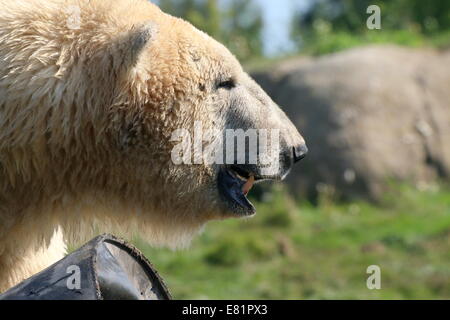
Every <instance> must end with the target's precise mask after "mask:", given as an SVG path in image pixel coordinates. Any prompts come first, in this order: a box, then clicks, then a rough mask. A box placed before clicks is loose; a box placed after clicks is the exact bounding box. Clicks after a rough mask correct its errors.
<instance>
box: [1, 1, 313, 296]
mask: <svg viewBox="0 0 450 320" xmlns="http://www.w3.org/2000/svg"><path fill="white" fill-rule="evenodd" d="M198 123H200V124H201V125H202V126H203V129H205V130H210V131H209V132H215V135H212V134H210V135H211V136H212V137H211V140H214V141H215V143H214V144H213V145H215V146H219V149H220V148H222V149H223V146H224V145H225V144H224V143H223V141H224V139H223V137H224V136H225V132H226V131H227V130H239V129H240V130H242V131H244V130H245V132H247V131H248V130H249V129H252V130H253V129H255V130H261V129H264V130H271V131H272V132H274V131H275V132H278V137H277V139H278V140H276V139H275V138H273V139H272V136H271V138H270V139H269V138H267V139H266V141H269V140H270V142H269V144H270V148H267V149H266V150H268V149H272V150H273V149H274V148H273V146H275V145H276V146H277V149H276V151H277V153H272V156H271V157H269V158H268V159H269V160H271V161H272V162H273V163H275V162H276V165H277V166H276V168H277V170H276V171H274V172H272V173H264V170H263V169H264V168H265V167H264V165H262V164H261V163H262V162H261V163H259V162H255V163H253V164H251V163H250V162H249V163H246V162H244V163H242V162H236V161H235V160H233V161H234V162H230V163H228V162H226V161H224V162H223V163H221V162H220V161H216V162H214V161H211V162H206V161H203V162H195V161H194V162H189V161H186V162H182V163H177V161H174V152H173V150H174V149H175V147H176V146H179V145H180V144H181V145H183V146H185V142H180V141H181V140H182V139H181V140H177V139H174V132H175V131H176V130H178V129H180V128H185V129H186V128H188V129H189V128H193V127H194V124H198ZM188 132H191V131H188ZM259 136H261V134H259V133H258V137H259ZM218 137H220V139H218ZM217 141H221V142H222V144H219V143H217ZM275 141H277V143H275ZM203 143H204V141H203V140H201V142H200V146H202V145H203ZM183 150H184V149H183ZM249 150H250V148H249V147H248V146H247V142H246V147H245V148H244V149H243V151H242V150H241V152H243V153H244V154H248V153H249ZM258 150H259V149H258ZM306 151H307V148H306V145H305V141H304V139H303V138H302V136H301V135H300V134H299V132H298V131H297V129H296V128H295V126H294V125H293V124H292V123H291V122H290V121H289V119H288V118H287V117H286V115H285V114H284V113H283V112H282V111H281V109H280V108H279V107H278V106H277V105H276V104H275V103H274V102H273V101H272V100H271V99H270V98H269V97H268V96H267V95H266V93H265V92H264V91H263V90H262V89H261V88H260V87H259V86H258V85H257V84H256V83H255V82H254V81H253V80H252V79H251V78H250V77H249V76H248V75H247V74H246V73H245V72H244V71H243V69H242V67H241V66H240V64H239V62H238V61H237V60H236V58H235V57H234V56H233V55H232V54H231V53H230V52H229V51H228V50H227V49H226V48H225V47H224V46H223V45H221V44H219V43H218V42H216V41H215V40H213V39H212V38H210V37H209V36H208V35H206V34H205V33H203V32H201V31H199V30H197V29H195V28H194V27H193V26H192V25H191V24H189V23H187V22H185V21H183V20H181V19H178V18H175V17H172V16H169V15H167V14H165V13H163V12H162V11H160V9H159V8H158V7H157V6H155V5H153V4H151V3H149V2H148V1H145V0H116V1H107V0H90V1H86V0H0V291H2V290H5V289H7V288H8V287H10V286H12V285H14V284H16V283H18V282H20V281H21V280H23V279H24V278H26V277H29V276H30V275H32V274H34V273H36V272H37V271H39V270H41V269H42V268H44V267H46V266H48V265H50V264H51V263H53V262H54V261H56V260H58V259H60V258H62V256H63V255H64V253H65V242H64V241H65V240H70V241H82V240H85V239H86V238H87V237H91V236H92V235H93V234H95V233H96V232H100V231H103V230H106V231H109V232H118V233H119V234H122V235H123V234H125V235H128V236H131V235H132V234H134V233H138V234H140V235H141V236H142V237H144V238H145V239H147V240H148V241H149V242H150V243H151V244H153V245H168V246H172V247H177V246H178V247H179V246H185V245H187V244H188V243H189V239H190V238H191V237H192V235H193V234H195V233H196V232H198V231H199V230H200V229H201V228H202V226H203V225H204V224H205V223H206V222H207V221H210V220H213V219H224V218H229V217H244V216H250V215H253V213H254V212H255V209H254V207H253V205H252V204H251V203H250V202H249V201H248V199H247V197H246V195H247V193H248V191H249V190H250V188H251V187H252V185H253V183H254V182H258V181H262V180H266V179H282V178H283V177H284V176H285V175H286V174H287V172H288V171H289V170H290V168H291V166H292V164H293V163H294V162H297V161H298V160H300V159H301V158H303V156H304V155H305V153H306ZM225 152H228V151H225ZM233 152H234V155H237V154H238V153H239V152H237V151H233ZM217 153H218V154H219V153H220V152H217ZM263 153H264V152H261V154H263ZM181 154H183V156H184V153H183V152H181ZM186 154H188V153H187V152H186ZM266 155H269V153H268V152H267V154H266ZM183 159H184V158H183ZM266 159H267V157H266ZM266 165H267V164H266Z"/></svg>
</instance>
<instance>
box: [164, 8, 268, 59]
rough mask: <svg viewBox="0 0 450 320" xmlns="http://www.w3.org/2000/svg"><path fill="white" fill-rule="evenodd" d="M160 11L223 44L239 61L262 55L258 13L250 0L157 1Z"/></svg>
mask: <svg viewBox="0 0 450 320" xmlns="http://www.w3.org/2000/svg"><path fill="white" fill-rule="evenodd" d="M156 2H157V3H158V4H159V6H160V7H161V9H162V10H163V11H165V12H167V13H170V14H172V15H174V16H177V17H181V18H184V19H186V20H187V21H189V22H191V23H192V24H193V25H194V26H196V27H197V28H199V29H200V30H202V31H205V32H206V33H208V34H209V35H210V36H212V37H213V38H215V39H216V40H218V41H220V42H222V43H223V44H224V45H225V46H227V47H228V48H229V49H230V50H231V52H233V53H234V54H235V55H236V56H237V58H238V59H240V60H241V61H246V60H249V59H250V58H255V57H260V56H262V54H263V44H262V37H261V32H262V28H263V21H262V15H261V10H260V8H259V7H258V6H256V5H255V4H254V3H253V2H252V1H249V0H230V1H227V2H226V4H225V2H224V1H217V0H159V1H156Z"/></svg>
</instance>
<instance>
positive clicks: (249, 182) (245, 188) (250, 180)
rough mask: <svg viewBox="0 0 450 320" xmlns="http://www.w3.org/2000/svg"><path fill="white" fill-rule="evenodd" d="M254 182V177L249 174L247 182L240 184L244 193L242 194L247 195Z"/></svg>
mask: <svg viewBox="0 0 450 320" xmlns="http://www.w3.org/2000/svg"><path fill="white" fill-rule="evenodd" d="M254 182H255V177H253V176H250V178H248V180H247V182H246V183H245V184H244V185H243V186H242V192H243V193H244V195H247V194H248V193H249V191H250V190H251V189H252V187H253V183H254Z"/></svg>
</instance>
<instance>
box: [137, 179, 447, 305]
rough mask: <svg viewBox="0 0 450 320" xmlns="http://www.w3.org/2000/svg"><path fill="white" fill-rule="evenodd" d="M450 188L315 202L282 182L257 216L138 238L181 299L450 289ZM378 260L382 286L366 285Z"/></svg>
mask: <svg viewBox="0 0 450 320" xmlns="http://www.w3.org/2000/svg"><path fill="white" fill-rule="evenodd" d="M449 191H450V189H449V188H448V187H442V188H440V189H439V188H437V187H436V188H434V189H429V190H426V191H418V190H416V189H414V188H412V187H407V186H401V187H396V188H395V189H393V190H392V192H391V193H390V194H389V195H386V197H385V199H384V200H383V201H382V202H381V203H380V204H379V205H374V204H369V203H366V202H353V203H334V202H333V201H332V200H331V199H329V198H328V197H327V196H326V195H325V196H323V197H322V198H321V200H320V202H319V205H317V206H312V205H310V204H308V203H306V202H304V201H295V200H293V199H292V198H290V197H289V196H288V195H287V193H286V192H284V191H283V189H282V186H280V185H277V186H276V188H275V190H274V192H273V194H272V198H271V199H270V201H268V202H259V203H256V207H257V210H258V213H257V215H256V216H255V217H253V218H251V219H246V220H228V221H221V222H214V223H210V224H209V225H208V226H207V228H206V231H205V232H204V233H203V234H202V235H201V236H200V237H198V238H197V239H195V240H194V243H193V244H192V246H191V248H189V249H187V250H182V251H175V252H174V251H171V250H166V249H155V248H150V247H149V246H148V245H146V244H144V243H143V242H141V241H139V240H138V241H137V246H138V247H139V248H140V249H141V250H143V252H144V254H145V255H146V256H147V257H148V258H149V259H150V260H151V261H152V262H153V263H154V264H155V267H156V268H157V269H158V271H159V272H160V273H161V275H162V276H163V277H164V279H165V280H166V282H167V284H168V286H169V288H170V289H171V291H172V293H173V296H174V298H177V299H229V298H233V299H259V298H261V299H332V298H333V299H374V298H381V299H392V298H396V299H432V298H435V299H449V298H450V269H449V267H448V266H449V264H450V215H449V213H450V192H449ZM372 264H375V265H379V266H380V268H381V286H382V288H381V290H369V289H367V287H366V280H367V277H368V276H369V275H368V274H366V269H367V267H368V266H369V265H372Z"/></svg>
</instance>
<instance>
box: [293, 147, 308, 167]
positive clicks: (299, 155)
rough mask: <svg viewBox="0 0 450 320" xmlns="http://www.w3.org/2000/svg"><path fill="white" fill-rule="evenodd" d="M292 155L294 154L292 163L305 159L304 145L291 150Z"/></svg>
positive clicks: (306, 148)
mask: <svg viewBox="0 0 450 320" xmlns="http://www.w3.org/2000/svg"><path fill="white" fill-rule="evenodd" d="M293 153H294V163H295V162H299V161H300V160H302V159H303V158H304V157H306V154H307V153H308V147H307V146H306V144H302V145H300V146H296V147H294V148H293Z"/></svg>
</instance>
